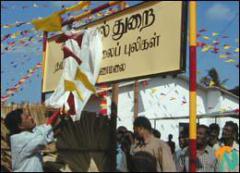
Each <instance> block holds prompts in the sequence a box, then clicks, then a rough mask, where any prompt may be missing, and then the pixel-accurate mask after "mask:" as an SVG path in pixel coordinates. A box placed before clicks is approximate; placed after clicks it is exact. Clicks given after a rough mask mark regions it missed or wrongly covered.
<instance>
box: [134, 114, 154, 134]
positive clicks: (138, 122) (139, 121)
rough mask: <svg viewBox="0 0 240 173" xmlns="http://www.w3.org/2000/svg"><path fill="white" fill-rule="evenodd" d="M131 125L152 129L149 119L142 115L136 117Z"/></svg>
mask: <svg viewBox="0 0 240 173" xmlns="http://www.w3.org/2000/svg"><path fill="white" fill-rule="evenodd" d="M133 126H134V127H143V128H144V129H147V130H148V131H150V132H151V131H152V126H151V123H150V121H149V119H148V118H146V117H143V116H140V117H137V118H136V119H135V120H134V123H133Z"/></svg>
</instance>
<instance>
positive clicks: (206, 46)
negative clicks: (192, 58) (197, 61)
mask: <svg viewBox="0 0 240 173" xmlns="http://www.w3.org/2000/svg"><path fill="white" fill-rule="evenodd" d="M213 48H214V47H213V46H211V45H205V46H204V47H203V48H202V52H207V51H209V50H211V49H213Z"/></svg>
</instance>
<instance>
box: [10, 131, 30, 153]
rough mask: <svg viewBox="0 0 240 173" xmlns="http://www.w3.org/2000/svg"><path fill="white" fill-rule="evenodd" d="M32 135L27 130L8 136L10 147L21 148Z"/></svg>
mask: <svg viewBox="0 0 240 173" xmlns="http://www.w3.org/2000/svg"><path fill="white" fill-rule="evenodd" d="M33 137H34V134H33V133H31V132H28V131H24V132H21V133H18V134H15V135H12V136H11V137H10V141H11V149H15V148H16V149H17V148H19V147H20V148H21V147H22V146H24V145H26V144H27V143H28V142H29V140H30V139H31V138H33Z"/></svg>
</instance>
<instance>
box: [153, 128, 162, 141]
mask: <svg viewBox="0 0 240 173" xmlns="http://www.w3.org/2000/svg"><path fill="white" fill-rule="evenodd" d="M152 133H153V135H154V136H155V137H156V138H159V139H160V138H161V133H160V132H159V131H158V130H157V129H153V131H152Z"/></svg>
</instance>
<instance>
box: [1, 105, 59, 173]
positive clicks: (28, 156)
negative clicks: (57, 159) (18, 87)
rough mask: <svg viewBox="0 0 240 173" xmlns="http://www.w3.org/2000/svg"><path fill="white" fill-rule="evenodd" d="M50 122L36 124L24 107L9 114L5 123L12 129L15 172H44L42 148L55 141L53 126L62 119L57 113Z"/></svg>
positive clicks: (11, 143) (11, 138)
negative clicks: (59, 118) (58, 118)
mask: <svg viewBox="0 0 240 173" xmlns="http://www.w3.org/2000/svg"><path fill="white" fill-rule="evenodd" d="M50 123H51V124H49V125H47V124H44V125H40V126H36V123H35V121H34V120H33V118H32V116H31V115H29V114H27V113H24V111H23V109H16V110H14V111H12V112H10V113H8V114H7V116H6V118H5V125H6V127H7V128H8V129H9V131H10V145H11V155H12V170H13V171H14V172H43V166H42V162H43V161H42V155H41V150H42V149H43V148H44V147H45V146H46V145H47V144H48V143H49V142H52V141H53V139H54V138H53V126H57V125H58V124H59V123H60V121H59V120H57V116H56V115H55V116H54V119H52V121H51V122H50Z"/></svg>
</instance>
